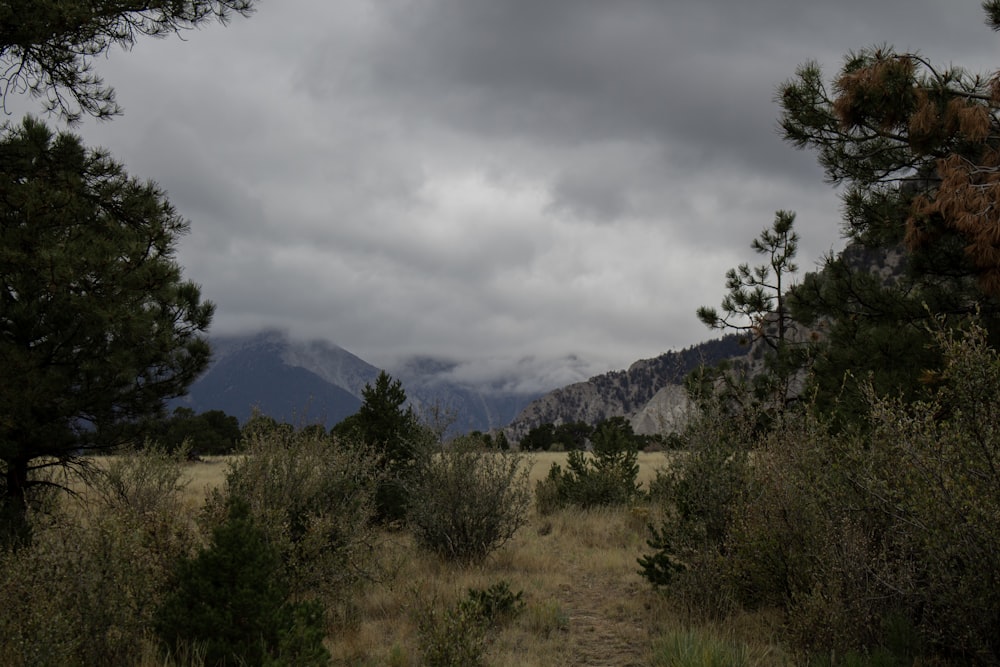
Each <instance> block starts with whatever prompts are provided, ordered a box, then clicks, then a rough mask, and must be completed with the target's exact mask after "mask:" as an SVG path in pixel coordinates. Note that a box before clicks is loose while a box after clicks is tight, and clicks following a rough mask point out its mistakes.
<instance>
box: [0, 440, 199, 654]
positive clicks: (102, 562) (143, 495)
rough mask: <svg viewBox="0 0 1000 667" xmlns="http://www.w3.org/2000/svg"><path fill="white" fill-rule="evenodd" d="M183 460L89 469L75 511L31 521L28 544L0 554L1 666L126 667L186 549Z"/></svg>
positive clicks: (67, 505)
mask: <svg viewBox="0 0 1000 667" xmlns="http://www.w3.org/2000/svg"><path fill="white" fill-rule="evenodd" d="M180 475H181V460H180V459H178V458H177V457H172V456H168V455H166V454H164V453H163V452H162V450H158V449H155V448H152V449H148V450H145V451H141V452H133V451H127V452H124V453H122V454H121V455H120V456H116V457H114V458H111V459H108V460H105V461H102V462H100V464H99V465H95V466H92V467H91V470H90V472H89V474H88V476H87V480H86V481H87V489H86V490H85V492H84V494H83V496H82V497H81V500H82V502H80V503H78V504H75V503H71V501H69V500H68V499H64V501H63V502H62V503H61V504H54V505H52V506H51V507H50V508H48V511H47V513H46V515H44V516H37V517H33V518H32V523H33V525H34V526H35V532H34V535H33V539H32V541H31V543H30V544H28V545H25V546H22V547H21V548H20V549H18V550H16V551H10V550H7V551H4V552H2V553H0V599H2V600H3V601H4V602H3V604H4V610H3V613H2V614H0V664H5V665H18V664H25V665H97V666H100V665H108V666H117V665H122V664H130V663H131V661H132V660H133V658H134V656H135V654H136V651H137V648H138V647H139V646H141V645H142V643H143V641H144V640H145V639H146V637H147V636H148V634H149V633H150V631H151V628H152V623H153V617H154V614H155V610H156V608H157V607H158V606H159V604H160V601H161V600H162V598H163V595H164V592H165V590H166V589H167V586H168V581H169V576H170V572H171V570H172V568H173V566H174V563H175V562H176V561H177V560H178V559H179V558H182V557H184V556H186V555H187V554H188V553H189V551H190V549H191V547H192V545H193V543H194V533H193V526H192V525H191V524H190V522H189V520H188V519H187V516H186V512H185V511H184V509H183V507H184V505H183V500H182V498H181V495H180V492H181V490H182V489H183V486H184V485H183V484H182V483H181V482H180Z"/></svg>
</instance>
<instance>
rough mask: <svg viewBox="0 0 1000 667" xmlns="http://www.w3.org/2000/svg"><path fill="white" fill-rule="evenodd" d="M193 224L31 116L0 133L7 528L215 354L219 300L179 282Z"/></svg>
mask: <svg viewBox="0 0 1000 667" xmlns="http://www.w3.org/2000/svg"><path fill="white" fill-rule="evenodd" d="M187 229H188V223H187V221H185V220H184V219H183V218H181V217H180V216H179V215H177V213H176V212H175V211H174V209H173V207H171V205H170V204H169V203H168V202H167V200H166V198H165V196H164V194H163V192H161V191H160V190H159V189H158V188H157V187H156V186H155V185H154V184H152V183H141V182H139V181H137V180H135V179H133V178H131V177H129V176H128V175H127V174H126V173H125V171H124V169H123V168H122V167H121V165H119V164H117V163H115V162H114V161H113V160H111V158H110V157H109V156H108V155H107V154H105V153H103V152H101V151H93V150H88V149H86V148H85V147H84V146H83V145H82V144H81V142H80V140H79V138H78V137H76V136H73V135H71V134H66V133H62V134H58V135H56V134H53V133H52V132H51V131H50V130H49V129H48V128H47V127H46V126H45V125H44V124H42V123H40V122H37V121H35V120H32V119H30V118H29V119H27V120H25V121H24V122H23V124H21V125H20V126H16V127H12V126H4V127H3V130H2V135H0V368H3V369H4V375H5V381H4V382H3V383H0V467H2V478H0V527H2V528H5V529H6V530H7V531H8V532H11V531H13V532H15V533H23V532H24V531H25V530H26V528H27V526H26V523H25V512H26V509H27V506H28V502H29V499H30V496H31V493H32V491H33V490H36V489H38V488H39V487H41V486H45V485H49V484H50V482H47V481H46V480H45V479H44V478H43V477H40V476H39V472H40V471H41V469H44V468H48V467H51V466H66V465H73V464H75V463H78V462H80V460H81V456H82V455H85V454H87V453H91V452H95V451H105V450H107V449H108V448H111V447H114V446H116V445H118V444H120V443H122V442H123V441H125V440H127V439H129V438H131V437H133V436H134V433H135V426H136V424H137V422H138V421H139V420H140V419H141V418H143V417H146V416H148V415H150V414H155V413H157V412H158V411H160V410H161V408H162V406H163V403H164V400H165V399H168V398H172V397H175V396H178V395H181V394H182V393H183V392H184V391H185V390H186V388H187V387H188V385H189V384H190V383H191V382H192V381H193V380H194V379H195V377H196V376H197V375H198V373H200V372H201V371H202V370H203V369H204V368H205V366H206V364H207V363H208V357H209V349H208V343H207V341H206V340H205V338H204V337H203V335H202V334H203V333H204V332H205V331H206V330H207V328H208V325H209V322H210V321H211V317H212V313H213V309H214V306H213V305H212V304H211V303H207V302H203V301H202V300H201V295H200V291H199V288H198V286H197V285H195V284H193V283H191V282H187V281H184V280H183V279H182V277H181V269H180V266H179V265H178V264H177V262H176V261H175V257H174V255H175V250H176V244H177V241H178V239H179V237H180V236H181V235H182V234H184V233H186V232H187Z"/></svg>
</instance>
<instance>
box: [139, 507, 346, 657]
mask: <svg viewBox="0 0 1000 667" xmlns="http://www.w3.org/2000/svg"><path fill="white" fill-rule="evenodd" d="M282 574H283V573H282V568H281V559H280V553H279V552H278V550H277V548H276V547H275V546H274V545H272V544H269V543H268V541H267V537H266V535H265V533H264V531H262V530H261V529H260V528H259V527H258V526H257V525H256V524H255V523H254V520H253V518H252V516H251V515H250V511H249V508H248V507H247V506H246V504H245V503H243V502H241V501H238V500H237V501H234V502H233V503H231V504H230V506H229V508H228V512H227V516H226V520H225V521H224V522H223V523H222V524H221V525H219V526H217V527H216V528H215V529H214V530H213V531H212V539H211V542H210V543H209V544H208V545H207V546H206V547H205V548H203V549H201V550H200V551H199V552H198V554H197V555H195V556H194V557H192V558H185V559H182V560H181V561H180V562H178V564H177V568H176V573H175V577H174V588H173V590H172V592H171V593H170V595H168V596H167V597H166V599H165V600H164V602H163V604H162V606H161V607H160V608H159V610H158V612H157V616H156V630H157V634H158V635H159V636H160V637H161V638H162V639H163V641H164V642H165V643H166V644H167V646H170V647H176V646H178V645H181V646H184V645H197V646H199V647H200V648H201V649H202V650H203V651H204V656H205V662H206V664H208V665H226V664H243V665H277V664H282V665H326V664H329V661H330V655H329V653H328V652H327V651H326V649H325V648H324V647H323V643H322V641H323V633H324V612H323V609H322V607H321V606H319V605H318V604H316V603H315V602H305V603H300V604H291V603H290V602H289V601H288V597H289V588H288V584H287V582H286V580H285V579H284V578H283V576H282Z"/></svg>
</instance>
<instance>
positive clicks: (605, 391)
mask: <svg viewBox="0 0 1000 667" xmlns="http://www.w3.org/2000/svg"><path fill="white" fill-rule="evenodd" d="M743 354H746V348H743V347H741V346H740V344H739V339H738V337H737V336H726V337H723V338H721V339H718V340H713V341H708V342H706V343H702V344H700V345H696V346H694V347H690V348H687V349H685V350H681V351H676V352H667V353H666V354H662V355H660V356H658V357H654V358H652V359H642V360H640V361H637V362H635V363H634V364H632V365H631V366H630V367H629V368H628V369H627V370H621V371H612V372H610V373H605V374H603V375H597V376H595V377H592V378H590V379H589V380H587V381H586V382H577V383H575V384H571V385H568V386H566V387H562V388H560V389H556V390H555V391H551V392H549V393H548V394H545V395H544V396H542V397H541V398H538V399H536V400H534V401H532V402H531V403H529V404H528V405H527V406H526V407H525V408H524V409H523V410H522V411H521V413H520V414H518V416H517V418H515V419H514V421H512V422H511V423H510V425H509V426H508V427H507V428H506V429H504V431H505V433H506V435H507V437H508V439H510V440H511V441H512V442H519V441H520V440H521V438H523V437H524V436H525V435H527V433H528V431H530V430H531V429H532V428H534V427H536V426H538V425H540V424H546V423H551V424H555V425H557V426H558V425H559V424H564V423H567V422H576V421H582V422H585V423H587V424H591V425H593V424H596V423H597V422H599V421H601V420H603V419H607V418H608V417H619V416H622V417H627V418H629V419H638V420H639V422H641V424H643V426H642V428H644V429H653V428H655V425H657V424H663V425H665V426H668V427H669V425H672V424H675V423H678V420H679V419H681V417H680V415H681V414H682V413H683V412H684V410H685V409H686V400H687V398H686V396H684V395H683V394H684V389H683V386H682V385H683V382H684V378H685V376H687V374H688V373H690V372H691V371H693V370H694V369H695V368H697V367H698V366H700V365H701V364H708V365H714V364H716V363H718V362H719V361H720V360H722V359H725V358H729V357H733V356H739V355H743ZM661 390H665V391H664V393H663V394H660V392H661ZM644 432H647V433H658V432H660V431H658V430H653V431H644Z"/></svg>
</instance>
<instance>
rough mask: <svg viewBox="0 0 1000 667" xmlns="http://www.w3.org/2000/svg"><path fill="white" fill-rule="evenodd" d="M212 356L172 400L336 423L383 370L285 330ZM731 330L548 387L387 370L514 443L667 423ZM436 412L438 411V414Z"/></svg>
mask: <svg viewBox="0 0 1000 667" xmlns="http://www.w3.org/2000/svg"><path fill="white" fill-rule="evenodd" d="M210 342H211V346H212V351H213V358H212V363H211V365H210V366H209V368H208V369H207V371H206V372H205V373H204V374H203V375H202V376H201V377H200V378H199V379H198V380H197V381H196V382H194V384H192V385H191V387H190V389H189V392H188V394H187V395H186V396H184V397H182V398H179V399H177V400H175V401H174V404H173V405H174V406H180V405H182V406H185V407H189V408H191V409H193V410H195V412H203V411H206V410H222V411H224V412H226V413H227V414H230V415H233V416H235V417H237V418H238V419H239V420H240V421H241V422H243V421H246V419H248V418H249V417H250V415H251V414H252V412H253V410H255V409H256V410H259V411H260V412H261V413H263V414H266V415H269V416H271V417H274V418H275V419H278V420H280V421H287V422H289V423H292V424H296V425H305V424H313V423H320V424H323V425H324V426H326V427H330V426H332V425H334V424H336V423H337V422H339V421H341V420H342V419H344V418H345V417H348V416H350V415H352V414H354V413H355V412H356V411H357V410H358V408H359V407H360V406H361V403H362V390H363V389H364V387H365V385H366V384H370V383H373V382H374V380H375V378H376V377H377V376H378V374H379V372H380V369H379V368H378V367H376V366H374V365H372V364H370V363H368V362H366V361H364V360H363V359H361V358H359V357H357V356H355V355H354V354H351V353H350V352H348V351H347V350H345V349H343V348H341V347H339V346H337V345H334V344H333V343H330V342H328V341H323V340H310V341H301V340H295V339H293V338H291V337H290V336H289V335H288V334H287V333H285V332H283V331H280V330H264V331H260V332H257V333H253V334H248V335H242V336H219V337H212V339H211V341H210ZM745 353H746V349H745V348H741V347H740V346H739V344H738V341H737V339H736V337H735V336H728V337H725V338H722V339H720V340H716V341H709V342H707V343H702V344H701V345H697V346H694V347H690V348H688V349H686V350H682V351H679V352H668V353H666V354H663V355H660V356H658V357H655V358H653V359H644V360H640V361H637V362H635V363H634V364H632V365H631V366H630V367H629V368H628V369H627V370H621V371H612V372H610V373H605V374H602V375H597V376H594V377H592V378H590V379H589V380H587V381H585V382H577V383H574V384H571V385H568V386H566V387H562V388H559V389H556V390H554V391H551V392H548V393H544V394H543V393H542V392H538V391H533V392H532V391H524V390H518V389H516V388H513V389H511V388H508V387H509V386H515V387H516V384H515V385H500V386H498V385H495V384H494V385H489V384H487V385H475V384H472V383H468V382H456V381H455V380H453V379H451V376H450V375H449V372H450V371H452V370H453V368H454V364H453V363H451V362H448V361H445V360H440V359H434V358H430V357H414V358H411V359H408V360H407V361H405V362H404V363H402V364H400V365H399V367H398V368H394V369H385V370H386V372H388V373H389V374H390V375H391V376H392V377H393V378H396V379H398V380H400V381H401V382H402V384H403V388H404V390H405V391H406V394H407V399H408V402H409V404H410V405H411V406H412V407H413V408H414V410H416V412H417V414H418V415H421V416H423V417H425V418H431V417H434V418H437V419H440V418H441V415H442V414H443V415H445V417H446V419H447V421H450V422H451V428H450V432H452V433H467V432H469V431H473V430H478V431H483V432H490V431H497V430H499V429H501V428H502V429H504V430H505V432H506V433H507V435H508V437H509V438H510V439H511V440H513V441H515V442H516V441H518V440H520V438H521V437H522V436H523V435H524V434H526V433H527V432H528V431H529V430H530V429H531V428H533V427H534V426H537V425H538V424H541V423H545V422H552V423H555V424H559V423H563V422H569V421H585V422H587V423H590V424H593V423H596V422H597V421H600V420H601V419H604V418H606V417H612V416H626V417H628V418H630V419H631V420H632V422H633V426H634V427H635V428H636V431H637V432H641V433H654V432H659V431H662V430H664V429H665V428H666V429H667V430H669V424H670V423H672V422H676V420H677V419H678V415H679V414H680V413H681V412H683V410H684V408H685V406H686V396H685V395H684V392H683V388H682V387H681V384H682V382H683V378H684V376H685V375H686V374H687V373H689V372H690V371H691V370H693V369H694V368H695V367H696V366H697V365H698V364H700V363H709V364H712V363H715V362H716V361H718V360H719V359H722V358H724V357H730V356H738V355H741V354H745ZM435 410H436V412H437V414H436V415H435V414H434V412H435Z"/></svg>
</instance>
